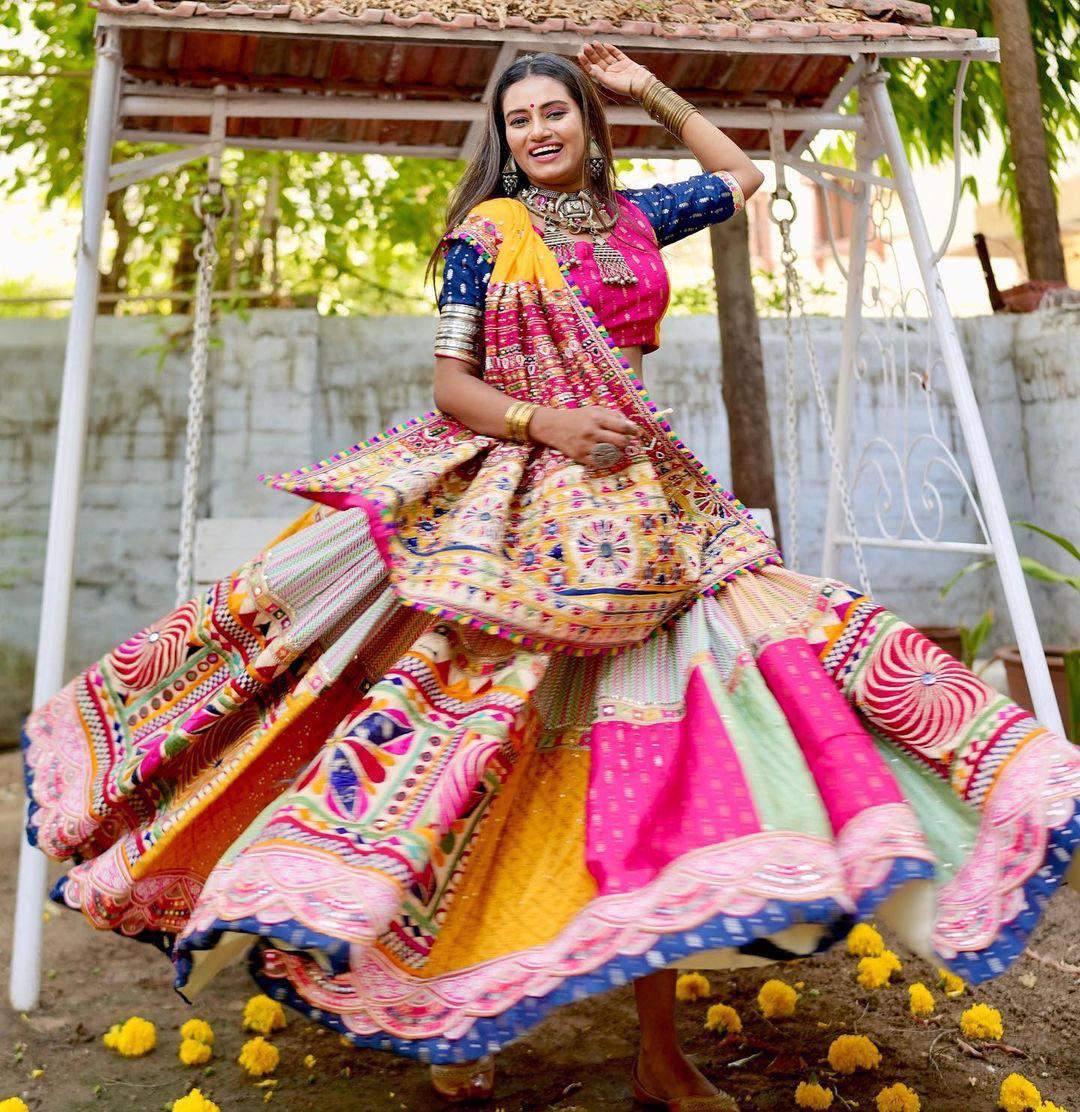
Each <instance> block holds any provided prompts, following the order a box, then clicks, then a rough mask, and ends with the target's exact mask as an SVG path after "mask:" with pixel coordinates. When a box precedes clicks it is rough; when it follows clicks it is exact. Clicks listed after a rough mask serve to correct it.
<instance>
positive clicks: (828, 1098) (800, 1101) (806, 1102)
mask: <svg viewBox="0 0 1080 1112" xmlns="http://www.w3.org/2000/svg"><path fill="white" fill-rule="evenodd" d="M832 1102H833V1094H832V1089H826V1088H825V1087H824V1086H823V1085H818V1084H817V1082H815V1081H800V1082H799V1085H798V1088H797V1089H796V1090H795V1103H796V1104H797V1105H798V1106H799V1107H800V1108H817V1109H824V1108H829V1107H831V1106H832Z"/></svg>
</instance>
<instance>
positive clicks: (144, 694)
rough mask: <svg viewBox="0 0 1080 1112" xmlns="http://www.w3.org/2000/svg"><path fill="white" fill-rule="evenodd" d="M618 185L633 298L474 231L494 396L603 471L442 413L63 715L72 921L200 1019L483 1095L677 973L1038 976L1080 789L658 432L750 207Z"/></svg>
mask: <svg viewBox="0 0 1080 1112" xmlns="http://www.w3.org/2000/svg"><path fill="white" fill-rule="evenodd" d="M739 200H740V197H739V194H738V185H737V183H735V181H734V179H731V178H729V177H727V176H725V175H723V174H701V175H697V176H695V177H693V178H691V179H689V180H688V181H685V182H682V183H680V184H678V185H676V186H655V187H653V188H652V189H646V190H622V191H620V192H619V194H618V204H619V209H620V212H619V220H618V224H617V225H616V230H615V233H614V234H615V235H616V236H617V237H618V239H619V241H620V249H621V250H622V252H623V254H624V256H625V258H626V260H627V263H628V265H629V266H630V267H631V268H632V270H633V271H634V273H635V274H636V275H637V277H638V279H639V280H638V282H637V283H636V284H635V285H631V286H625V287H611V286H605V285H603V284H602V283H601V282H600V281H599V279H598V278H597V276H596V273H595V266H594V263H593V260H591V258H590V257H589V252H588V245H583V248H582V250H580V251H578V257H577V258H576V259H575V260H572V261H571V263H567V262H565V261H564V262H563V264H562V265H560V263H559V261H557V259H556V257H555V255H554V254H553V253H552V251H551V250H550V249H549V247H548V246H547V245H546V244H545V242H544V241H543V239H542V238H541V236H540V235H538V234H537V233H536V230H535V229H534V228H533V226H532V224H531V222H530V218H529V214H528V212H526V210H525V208H524V206H523V205H522V204H521V203H520V202H519V201H517V200H515V199H511V198H506V199H498V200H491V201H486V202H484V203H482V204H480V205H478V206H477V207H476V208H474V209H473V210H472V211H471V212H470V213H469V214H468V216H467V217H466V218H465V220H464V221H463V223H462V224H461V225H460V226H459V227H457V228H455V229H453V231H452V233H451V235H450V237H449V240H448V242H449V243H450V244H451V247H450V248H449V252H448V255H447V261H446V268H445V282H444V286H443V293H442V304H443V305H444V306H445V305H446V304H453V303H459V304H472V305H482V306H483V320H484V328H483V351H482V353H481V361H482V373H483V376H484V379H485V380H486V381H487V382H489V383H491V384H492V385H494V386H496V387H497V388H498V389H500V390H502V391H504V392H505V393H506V394H507V395H508V396H509V397H513V398H518V399H525V400H530V401H533V402H536V403H540V404H543V405H548V406H576V405H588V404H595V405H604V406H609V407H614V408H616V409H618V410H619V411H621V412H622V413H624V414H625V415H627V416H628V417H629V418H631V419H632V420H633V421H635V422H636V423H637V424H638V425H639V427H640V429H641V436H640V438H639V439H638V440H637V441H636V442H634V443H632V445H631V447H630V448H629V449H628V450H627V452H626V453H625V455H624V456H623V457H622V458H621V459H620V460H619V462H618V463H616V464H615V465H613V466H611V467H610V468H607V469H597V468H587V467H583V466H581V465H579V464H577V463H575V462H573V461H572V460H569V459H568V458H566V457H564V456H562V455H560V454H558V453H557V452H554V451H552V450H550V449H547V448H543V447H541V446H539V445H537V444H529V443H517V442H514V441H509V440H501V439H496V438H492V437H486V436H480V435H476V434H474V433H473V432H472V431H470V430H469V429H468V428H466V427H464V426H462V425H461V424H459V423H458V422H456V421H455V420H453V419H451V418H449V417H448V416H446V415H444V414H442V413H438V412H435V413H431V414H428V415H426V416H424V417H420V418H417V419H415V420H411V421H408V422H406V423H405V424H403V425H401V426H399V427H396V428H393V429H390V430H388V431H387V432H385V433H382V434H381V435H379V436H376V437H374V438H373V439H372V440H370V441H367V442H365V443H362V444H359V445H357V446H355V447H353V448H350V449H348V450H346V451H342V452H340V453H339V454H337V455H334V456H332V457H331V458H329V459H327V460H323V461H322V462H320V463H317V464H315V465H312V466H308V467H302V468H300V469H299V470H297V471H291V472H285V473H282V474H279V475H276V476H271V477H269V478H268V480H267V481H268V482H270V483H271V485H273V486H274V487H277V488H279V489H281V490H283V491H288V492H292V493H294V494H297V495H300V496H302V497H304V498H306V499H308V500H310V503H311V505H310V507H309V508H308V510H307V512H306V513H304V514H303V516H301V517H300V518H299V520H298V521H296V523H295V524H294V525H293V526H292V527H291V528H290V529H289V530H288V531H287V532H286V533H285V534H284V535H282V536H281V537H279V538H277V539H276V540H275V541H274V542H273V543H272V544H271V545H270V546H269V547H268V548H266V549H265V551H263V552H261V553H260V554H259V555H258V556H256V557H255V558H254V559H252V560H251V561H250V562H249V563H246V564H244V565H243V566H242V567H240V568H239V569H238V570H237V571H236V572H235V573H234V574H232V575H231V576H229V577H228V578H226V579H223V580H222V581H220V582H218V583H216V584H214V585H213V586H212V587H210V588H209V590H207V591H205V592H204V593H203V594H201V595H200V596H198V597H196V598H193V599H192V600H191V601H189V602H187V603H186V604H185V605H183V606H181V607H180V608H179V609H177V610H176V611H174V612H173V613H172V614H170V615H169V616H168V617H166V618H163V619H162V620H161V621H158V622H155V623H154V624H153V625H151V626H149V627H148V628H147V629H145V630H143V631H142V632H141V633H138V634H136V635H135V636H134V637H132V638H131V639H130V640H128V641H125V642H124V643H123V644H122V645H120V646H119V647H117V648H116V649H114V650H113V651H112V652H111V653H109V654H108V655H107V656H105V657H104V658H103V659H102V660H100V661H99V662H98V663H96V664H94V665H93V666H92V667H90V668H88V669H87V670H86V671H85V672H83V673H82V674H81V675H80V676H78V677H77V678H76V679H75V680H73V681H72V682H71V683H70V684H69V685H68V686H67V687H66V688H65V689H64V690H63V691H62V692H61V693H59V694H58V695H56V696H55V697H54V698H53V699H51V700H50V701H49V702H48V703H46V704H45V705H44V706H42V707H40V708H39V709H37V710H36V711H34V712H33V714H32V715H31V716H30V718H29V720H28V723H27V727H26V738H25V754H26V770H27V783H28V790H29V793H30V799H31V808H30V818H29V836H30V837H31V839H32V840H33V841H34V842H36V844H37V845H38V846H40V847H41V848H42V849H43V850H44V851H45V852H46V853H48V854H50V855H51V856H53V857H56V858H67V859H71V860H73V861H74V862H75V863H74V865H73V866H72V867H71V869H70V870H69V871H68V872H67V873H66V874H65V875H64V877H63V878H62V879H61V880H60V881H59V883H58V884H57V885H56V888H55V890H54V893H53V895H54V898H55V899H56V900H57V901H59V902H60V903H62V904H64V905H66V906H68V907H71V908H75V909H78V910H80V911H81V912H82V913H83V914H84V915H85V916H86V918H87V919H89V920H90V922H91V923H92V924H93V925H94V926H95V927H98V928H103V929H112V930H115V931H119V932H120V933H122V934H125V935H129V936H131V937H133V938H138V939H144V940H149V941H153V942H156V943H157V944H158V945H160V946H161V947H162V949H164V950H165V951H166V952H167V953H168V954H169V955H170V956H171V957H172V959H173V961H174V964H175V970H176V984H177V986H178V987H179V988H180V989H181V990H182V991H183V992H185V993H192V992H194V991H196V990H197V989H199V988H200V987H201V986H203V985H204V984H205V983H206V982H207V981H208V980H209V979H210V978H211V977H212V976H213V974H214V973H215V972H216V971H217V970H218V969H220V968H221V967H222V966H223V965H224V964H225V963H226V962H229V961H232V960H234V959H235V958H237V957H238V956H240V955H242V954H243V955H246V956H247V957H248V960H249V962H250V969H251V972H252V974H253V975H254V977H255V979H256V981H257V982H258V983H259V984H260V985H261V986H262V988H263V989H264V990H265V991H266V992H267V993H269V994H270V995H271V996H274V997H276V998H278V999H280V1000H282V1001H284V1002H286V1003H288V1004H290V1005H291V1006H293V1007H294V1008H297V1009H299V1010H300V1011H301V1012H303V1013H305V1014H306V1015H308V1016H310V1017H311V1018H312V1019H314V1020H317V1021H318V1022H320V1023H323V1024H326V1025H328V1026H330V1027H332V1028H334V1029H335V1030H337V1031H339V1032H340V1033H341V1034H343V1035H344V1036H346V1037H347V1038H348V1039H349V1040H351V1041H352V1042H353V1043H354V1044H355V1045H357V1046H362V1047H379V1048H384V1049H387V1050H392V1051H396V1052H398V1053H401V1054H406V1055H411V1056H415V1057H419V1058H423V1059H427V1060H431V1061H433V1062H450V1061H455V1060H467V1059H473V1058H477V1057H479V1056H481V1055H483V1054H485V1053H487V1052H490V1051H493V1050H495V1049H497V1048H499V1047H501V1046H503V1045H504V1044H505V1043H506V1042H507V1041H509V1040H510V1039H512V1038H514V1037H515V1036H517V1035H519V1034H521V1033H522V1032H524V1031H525V1030H527V1029H528V1028H529V1027H531V1026H532V1025H533V1024H535V1023H536V1022H537V1021H538V1020H539V1019H540V1018H542V1017H543V1016H544V1015H545V1014H546V1013H547V1012H549V1010H550V1009H552V1008H553V1007H555V1006H557V1005H559V1004H562V1003H565V1002H567V1001H571V1000H578V999H580V998H582V997H585V996H587V995H589V994H591V993H595V992H599V991H603V990H605V989H608V988H609V987H611V986H613V985H622V984H626V983H627V982H629V981H631V980H633V979H635V978H638V977H641V976H644V975H646V974H649V973H652V972H655V971H656V970H658V969H662V968H665V967H671V966H690V967H696V968H705V967H719V966H734V965H739V964H747V963H753V962H762V961H768V960H778V959H783V958H785V957H789V956H791V955H805V954H810V953H813V952H815V951H818V950H822V949H824V948H826V947H828V946H829V945H830V944H832V943H833V942H834V941H836V940H837V939H838V938H841V937H843V936H844V935H845V934H846V932H847V931H848V930H849V929H850V927H851V926H852V924H853V923H854V922H856V921H858V920H865V919H870V918H871V917H874V918H877V919H879V920H884V921H886V922H888V923H889V924H891V925H892V926H893V927H895V928H896V929H897V930H898V931H899V932H900V935H901V937H902V939H903V941H905V942H906V943H907V944H908V945H909V946H911V947H912V948H913V949H915V950H916V951H917V952H919V953H922V954H924V955H932V956H933V957H934V959H935V960H936V961H938V962H939V963H941V964H942V965H944V966H947V967H948V968H949V969H951V970H953V971H955V972H956V973H958V974H960V975H961V976H963V977H964V978H967V979H969V980H971V981H981V980H983V979H985V978H987V977H991V976H993V975H995V974H998V973H1000V972H1002V971H1003V970H1004V969H1006V968H1007V967H1008V966H1009V964H1010V963H1011V962H1012V961H1013V960H1014V958H1015V957H1016V956H1017V955H1018V954H1019V953H1020V952H1021V951H1022V949H1023V947H1024V944H1025V940H1026V938H1027V937H1028V934H1029V932H1030V931H1031V930H1032V928H1033V927H1034V925H1035V923H1036V920H1037V919H1038V918H1039V915H1040V912H1041V910H1042V908H1043V906H1044V904H1045V902H1046V900H1047V899H1048V897H1049V896H1050V894H1051V893H1052V892H1053V891H1054V889H1055V888H1056V887H1057V886H1058V884H1059V883H1060V882H1061V880H1062V878H1063V876H1064V874H1065V872H1066V869H1067V867H1068V866H1069V862H1070V859H1071V857H1072V853H1073V850H1074V848H1075V847H1076V845H1077V842H1078V840H1080V815H1078V813H1077V799H1078V797H1080V753H1078V751H1077V749H1076V748H1074V747H1073V746H1072V745H1070V744H1069V743H1068V742H1067V741H1066V740H1065V739H1064V738H1062V737H1060V736H1057V735H1055V734H1053V733H1052V732H1051V731H1049V730H1048V729H1046V728H1044V727H1043V726H1041V725H1040V724H1039V723H1038V722H1036V721H1035V720H1033V718H1032V717H1031V715H1030V714H1029V713H1028V712H1027V711H1026V710H1023V709H1022V708H1020V707H1018V706H1016V705H1015V704H1013V703H1012V702H1010V701H1009V699H1008V698H1006V697H1005V696H1004V695H1001V694H999V693H998V692H996V691H995V690H993V689H992V688H991V687H989V686H987V685H986V684H985V683H984V682H983V681H982V680H981V679H980V678H979V677H978V676H976V675H974V674H973V673H972V672H971V671H969V670H968V669H967V668H965V667H963V666H962V665H961V664H960V663H958V662H957V661H956V660H954V659H952V658H951V657H950V656H948V655H947V654H946V653H944V652H943V651H942V650H941V649H940V648H938V647H937V646H936V645H935V644H934V643H932V642H931V641H929V640H928V639H927V638H926V637H924V636H923V635H922V634H921V633H919V632H918V631H917V630H916V629H914V628H913V627H912V626H911V625H909V624H907V623H906V622H904V621H903V620H901V619H900V618H899V617H897V616H896V615H895V614H893V613H891V612H890V611H889V610H887V609H885V608H884V607H883V606H882V605H880V604H879V603H878V602H876V601H874V600H873V599H872V598H868V597H866V596H865V595H864V594H863V593H862V592H860V591H859V590H857V589H856V588H854V587H852V586H849V585H847V584H845V583H843V582H839V581H836V580H833V579H823V578H820V577H817V576H812V575H804V574H800V573H799V572H797V571H794V570H791V569H788V568H785V567H784V565H783V563H782V561H781V558H780V555H779V554H778V552H777V551H776V548H775V547H774V545H773V543H772V542H771V541H770V539H769V538H768V536H766V535H765V533H763V532H762V530H761V529H760V528H759V527H758V525H757V524H756V523H755V522H754V520H753V518H752V517H750V515H749V514H748V513H747V511H746V510H745V508H744V507H743V506H742V505H741V504H740V503H739V502H738V501H737V500H736V499H735V498H734V497H733V496H732V495H730V494H728V493H727V492H726V491H724V490H723V489H722V488H721V487H720V486H718V485H717V483H716V482H715V481H714V480H713V478H712V477H711V476H710V475H709V474H708V473H707V472H706V470H705V469H704V468H703V466H702V465H701V464H700V463H699V462H698V461H697V459H696V458H695V457H694V455H693V454H692V453H691V451H690V450H689V449H688V448H687V446H686V445H685V444H683V443H682V441H680V440H679V438H678V436H677V435H676V433H675V432H674V431H673V430H672V429H671V427H670V426H669V424H668V423H667V422H666V421H665V420H662V419H659V418H658V417H657V416H656V413H657V409H656V407H655V406H654V405H653V403H652V402H651V401H650V399H649V397H648V395H647V393H646V391H645V389H644V387H643V386H642V384H641V382H640V381H639V380H638V379H637V378H635V376H634V374H633V372H632V370H631V368H630V366H629V364H628V363H627V361H626V359H625V358H624V357H623V355H622V352H621V347H620V345H622V346H626V345H628V344H629V343H640V344H642V345H643V347H644V349H645V350H646V351H648V350H651V349H652V348H654V347H655V346H656V344H657V343H658V326H659V320H660V317H661V316H662V314H663V311H664V308H665V305H666V301H667V279H666V276H665V272H664V265H663V262H662V259H661V256H660V252H659V248H660V246H662V245H664V244H665V243H668V242H672V241H673V240H675V239H678V238H680V237H681V236H683V235H686V234H689V232H691V231H694V230H696V229H698V228H701V227H704V226H705V225H707V224H709V223H713V222H716V221H718V220H721V219H724V218H726V217H728V216H730V215H732V213H733V212H734V211H735V209H736V208H737V207H738V204H739Z"/></svg>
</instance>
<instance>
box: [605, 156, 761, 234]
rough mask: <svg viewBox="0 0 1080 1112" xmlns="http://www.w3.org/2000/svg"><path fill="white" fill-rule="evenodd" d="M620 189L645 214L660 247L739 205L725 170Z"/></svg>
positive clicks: (739, 198) (737, 191) (717, 220)
mask: <svg viewBox="0 0 1080 1112" xmlns="http://www.w3.org/2000/svg"><path fill="white" fill-rule="evenodd" d="M620 192H621V193H622V194H623V196H625V197H626V198H627V199H628V200H630V201H633V202H634V204H635V205H637V207H638V208H639V209H641V211H642V212H643V213H644V214H645V216H646V217H647V219H648V221H649V223H650V224H651V225H652V226H653V231H655V232H656V241H657V243H659V244H660V246H661V247H666V246H667V245H668V244H669V243H677V242H678V241H679V240H680V239H685V238H686V237H687V236H688V235H693V233H694V232H700V231H701V229H702V228H707V227H709V225H710V224H719V223H721V221H724V220H729V219H730V218H731V217H733V216H734V215H735V214H736V213H738V212H741V211H742V208H743V192H742V188H741V187H740V186H739V183H738V181H737V180H736V179H735V177H734V176H733V175H732V174H729V173H728V172H727V171H726V170H717V171H715V172H714V173H704V174H695V175H694V176H693V177H692V178H687V179H686V181H680V182H675V183H674V184H673V185H653V186H650V187H649V188H648V189H623V190H620Z"/></svg>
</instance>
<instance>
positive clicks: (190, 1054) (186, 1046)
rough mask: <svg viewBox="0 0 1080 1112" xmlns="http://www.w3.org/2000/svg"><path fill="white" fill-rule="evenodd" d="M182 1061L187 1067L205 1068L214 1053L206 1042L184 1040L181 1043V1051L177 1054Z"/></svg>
mask: <svg viewBox="0 0 1080 1112" xmlns="http://www.w3.org/2000/svg"><path fill="white" fill-rule="evenodd" d="M177 1053H178V1054H179V1057H180V1061H181V1062H183V1063H184V1065H185V1066H205V1065H206V1063H207V1062H209V1061H210V1055H211V1054H213V1053H214V1051H213V1050H212V1049H211V1047H210V1046H209V1045H207V1044H206V1043H204V1042H199V1040H198V1039H183V1040H181V1042H180V1050H179V1051H178V1052H177Z"/></svg>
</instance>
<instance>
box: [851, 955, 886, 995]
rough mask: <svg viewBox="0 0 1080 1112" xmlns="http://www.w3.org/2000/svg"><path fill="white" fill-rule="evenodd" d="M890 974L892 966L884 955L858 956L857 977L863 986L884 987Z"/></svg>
mask: <svg viewBox="0 0 1080 1112" xmlns="http://www.w3.org/2000/svg"><path fill="white" fill-rule="evenodd" d="M892 974H893V970H892V966H891V965H890V964H889V962H888V961H887V960H886V959H885V958H884V957H877V958H859V976H858V978H857V979H858V982H859V984H860V985H862V987H863V988H884V986H885V985H887V984H888V983H889V978H890V977H891V976H892Z"/></svg>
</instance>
